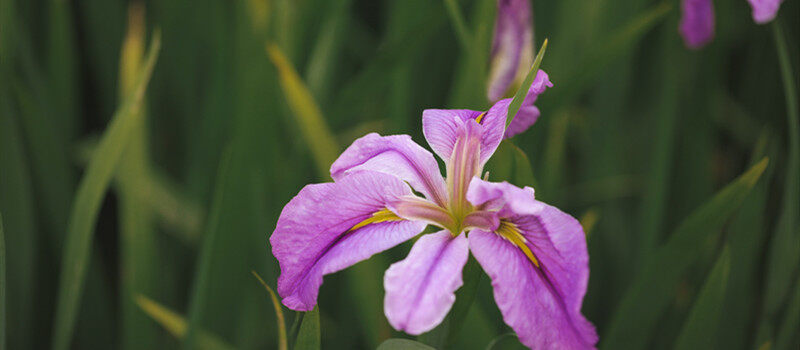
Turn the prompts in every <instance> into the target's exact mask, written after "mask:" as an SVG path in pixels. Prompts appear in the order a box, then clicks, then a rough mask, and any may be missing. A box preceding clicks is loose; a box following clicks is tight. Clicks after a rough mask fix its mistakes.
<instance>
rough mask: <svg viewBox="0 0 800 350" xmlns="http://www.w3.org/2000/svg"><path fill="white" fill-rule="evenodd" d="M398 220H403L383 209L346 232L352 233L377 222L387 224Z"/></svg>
mask: <svg viewBox="0 0 800 350" xmlns="http://www.w3.org/2000/svg"><path fill="white" fill-rule="evenodd" d="M400 220H403V219H402V218H400V217H399V216H397V215H396V214H395V213H392V212H391V211H390V210H389V209H386V208H383V209H381V210H378V211H376V212H375V213H374V214H372V216H371V217H369V218H367V219H366V220H364V221H362V222H359V223H357V224H356V225H355V226H353V227H351V228H350V229H349V230H348V231H349V232H352V231H355V230H358V229H360V228H362V227H364V226H367V225H369V224H376V223H379V222H387V221H400Z"/></svg>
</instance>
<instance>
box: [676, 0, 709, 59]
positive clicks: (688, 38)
mask: <svg viewBox="0 0 800 350" xmlns="http://www.w3.org/2000/svg"><path fill="white" fill-rule="evenodd" d="M680 32H681V36H682V37H683V42H684V43H685V44H686V46H687V47H689V48H691V49H699V48H701V47H703V46H705V45H706V44H708V43H709V42H710V41H711V39H713V38H714V4H713V3H712V2H711V0H682V1H681V23H680Z"/></svg>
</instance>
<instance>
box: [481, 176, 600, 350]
mask: <svg viewBox="0 0 800 350" xmlns="http://www.w3.org/2000/svg"><path fill="white" fill-rule="evenodd" d="M467 199H468V200H469V201H470V202H471V203H472V204H473V205H475V206H477V207H479V208H481V209H483V210H488V211H496V212H497V215H498V216H499V217H500V218H501V224H500V225H499V227H498V229H497V230H496V231H495V232H489V231H486V230H480V229H478V230H472V231H471V232H470V234H469V240H470V249H471V250H472V252H473V255H475V258H476V259H477V260H478V262H479V263H480V264H481V266H483V268H484V269H485V270H486V272H487V273H488V274H489V276H490V277H491V278H492V285H493V286H494V288H495V289H494V294H495V300H496V301H497V305H498V307H499V308H500V311H501V312H502V314H503V318H504V320H505V321H506V323H507V324H508V325H509V326H511V328H513V329H514V330H515V331H516V332H517V335H518V336H519V338H520V341H522V343H523V344H525V345H527V346H529V347H531V348H536V349H538V348H559V349H560V348H570V349H573V348H578V349H583V348H591V347H593V346H594V344H595V343H596V342H597V334H596V333H595V331H594V327H593V326H592V325H591V323H589V322H588V321H587V320H586V319H585V318H584V317H583V315H581V312H580V309H581V304H582V303H583V296H584V294H585V293H586V286H587V283H588V280H589V255H588V252H587V250H586V238H585V236H584V233H583V228H582V227H581V225H580V223H579V222H578V221H577V220H575V219H574V218H573V217H571V216H569V215H568V214H565V213H563V212H562V211H560V210H558V209H557V208H555V207H553V206H550V205H547V204H545V203H542V202H539V201H537V200H535V199H534V193H533V189H531V188H528V187H526V188H524V189H523V188H518V187H516V186H514V185H511V184H509V183H507V182H503V183H491V182H487V181H483V180H480V179H477V178H476V179H473V180H472V184H471V186H470V190H469V192H468V193H467Z"/></svg>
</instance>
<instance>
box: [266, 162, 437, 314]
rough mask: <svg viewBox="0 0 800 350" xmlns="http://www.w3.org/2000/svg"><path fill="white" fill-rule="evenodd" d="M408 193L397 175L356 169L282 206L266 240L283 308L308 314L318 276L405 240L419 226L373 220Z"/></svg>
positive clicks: (308, 189) (306, 189) (305, 190)
mask: <svg viewBox="0 0 800 350" xmlns="http://www.w3.org/2000/svg"><path fill="white" fill-rule="evenodd" d="M410 194H411V189H410V188H409V187H408V185H407V184H405V183H404V182H403V181H402V180H400V179H399V178H397V177H394V176H391V175H387V174H383V173H379V172H374V171H359V172H354V173H352V174H350V175H348V176H346V177H343V178H340V179H339V180H338V181H337V182H335V183H323V184H314V185H308V186H306V187H304V188H303V189H302V190H301V191H300V193H298V194H297V196H295V197H294V198H293V199H292V200H291V201H290V202H289V203H288V204H287V205H286V206H285V207H284V208H283V211H282V212H281V215H280V217H279V218H278V223H277V227H276V228H275V231H274V232H273V233H272V236H271V237H270V244H271V245H272V253H273V255H274V256H275V257H276V258H277V259H278V263H279V264H280V269H281V275H280V277H279V278H278V294H280V296H281V297H282V298H283V303H284V305H286V306H287V307H288V308H290V309H293V310H298V311H308V310H311V309H312V308H313V307H314V305H315V304H316V300H317V294H318V292H319V287H320V285H321V284H322V276H323V275H325V274H329V273H333V272H336V271H339V270H342V269H344V268H346V267H348V266H351V265H353V264H355V263H357V262H359V261H362V260H365V259H367V258H369V257H370V256H372V255H373V254H375V253H378V252H380V251H383V250H386V249H388V248H391V247H393V246H395V245H397V244H399V243H401V242H403V241H406V240H408V239H410V238H411V237H413V236H415V235H416V234H418V233H419V232H421V231H422V230H423V229H424V228H425V223H423V222H416V221H408V220H402V219H399V218H397V219H396V220H392V219H390V220H375V221H374V222H373V223H370V224H367V225H364V226H359V227H358V228H356V229H352V228H354V227H355V226H356V225H359V223H362V222H364V221H365V220H367V219H369V218H371V217H373V215H374V214H375V213H376V212H381V211H382V210H384V211H385V208H386V207H387V206H388V205H389V204H390V203H392V202H393V201H396V200H397V199H398V198H399V197H402V196H406V195H410Z"/></svg>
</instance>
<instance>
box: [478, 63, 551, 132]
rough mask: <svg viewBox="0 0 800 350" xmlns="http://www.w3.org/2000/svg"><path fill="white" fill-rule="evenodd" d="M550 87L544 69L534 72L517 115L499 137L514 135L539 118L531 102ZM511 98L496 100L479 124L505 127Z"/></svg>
mask: <svg viewBox="0 0 800 350" xmlns="http://www.w3.org/2000/svg"><path fill="white" fill-rule="evenodd" d="M550 87H553V83H552V82H551V81H550V77H549V76H548V75H547V73H546V72H545V71H543V70H541V69H540V70H539V71H538V72H536V77H535V78H534V79H533V83H531V87H530V88H529V89H528V94H527V95H525V99H524V100H522V105H521V106H520V109H519V111H518V112H517V115H516V116H515V117H514V119H512V120H511V124H509V125H508V128H507V129H506V130H505V134H503V137H502V138H501V139H507V138H511V137H514V136H515V135H517V134H519V133H522V132H524V131H525V130H528V128H529V127H531V125H533V124H534V123H535V122H536V120H537V119H539V109H538V108H536V106H534V105H533V104H534V103H535V102H536V100H537V99H538V97H539V95H541V94H543V93H544V91H545V90H547V88H550ZM511 100H512V99H510V98H506V99H502V100H500V101H497V103H495V104H494V105H493V106H492V107H491V108H489V111H488V112H486V116H485V117H484V120H485V121H484V122H481V124H482V125H486V124H487V123H488V124H490V125H502V127H505V123H506V118H507V114H508V106H509V105H511Z"/></svg>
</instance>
